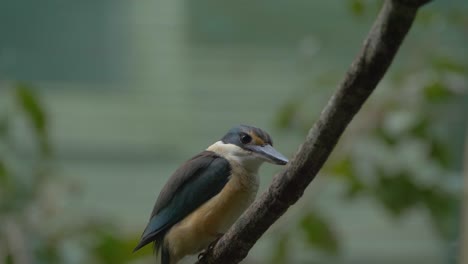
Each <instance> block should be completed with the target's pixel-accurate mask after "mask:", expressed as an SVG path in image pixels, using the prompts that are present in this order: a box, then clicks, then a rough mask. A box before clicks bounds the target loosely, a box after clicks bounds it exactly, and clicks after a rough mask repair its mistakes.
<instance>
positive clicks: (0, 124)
mask: <svg viewBox="0 0 468 264" xmlns="http://www.w3.org/2000/svg"><path fill="white" fill-rule="evenodd" d="M7 132H8V116H2V117H1V118H0V140H2V139H5V137H6V136H7Z"/></svg>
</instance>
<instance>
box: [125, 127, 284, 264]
mask: <svg viewBox="0 0 468 264" xmlns="http://www.w3.org/2000/svg"><path fill="white" fill-rule="evenodd" d="M272 145H273V143H272V141H271V138H270V136H269V135H268V134H267V133H266V132H265V131H263V130H261V129H259V128H256V127H251V126H246V125H240V126H237V127H234V128H232V129H231V130H229V131H228V133H227V134H226V135H225V136H224V137H223V138H222V139H221V140H220V141H217V142H215V143H214V144H213V145H211V146H209V147H208V148H207V149H206V150H205V151H203V152H201V153H200V154H198V155H196V156H195V157H193V158H191V159H190V160H188V161H187V162H185V163H184V164H183V165H182V166H181V167H179V168H178V169H177V170H176V171H175V172H174V174H173V175H172V176H171V177H170V178H169V180H168V181H167V183H166V184H165V186H164V187H163V189H162V190H161V192H160V194H159V197H158V199H157V201H156V204H155V205H154V208H153V212H152V213H151V217H150V220H149V223H148V225H147V226H146V228H145V230H144V232H143V235H142V237H141V241H140V243H139V244H138V245H137V246H136V247H135V249H134V252H135V251H137V250H138V249H140V248H141V247H143V246H145V245H147V244H149V243H151V242H154V248H155V251H156V253H158V252H159V251H161V263H162V264H175V263H177V262H178V261H179V260H180V259H182V258H183V257H184V256H186V255H191V254H196V253H197V252H200V251H201V250H203V249H205V248H207V247H208V246H209V245H210V244H211V243H213V242H214V241H216V240H217V239H218V238H220V237H221V235H223V233H225V232H226V231H227V230H228V229H229V227H230V226H231V225H232V224H233V223H234V222H235V221H236V220H237V218H238V217H239V216H240V215H241V214H242V213H243V212H244V210H245V209H246V208H247V207H248V206H249V205H250V204H251V203H252V202H253V200H254V199H255V196H256V194H257V190H258V184H259V179H258V176H257V172H258V169H259V167H260V165H261V164H262V163H263V162H264V161H266V162H269V163H273V164H278V165H284V164H286V163H287V162H288V159H287V158H286V157H285V156H283V155H282V154H281V153H279V152H278V151H276V150H275V149H274V148H273V147H272Z"/></svg>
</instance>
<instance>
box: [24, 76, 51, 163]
mask: <svg viewBox="0 0 468 264" xmlns="http://www.w3.org/2000/svg"><path fill="white" fill-rule="evenodd" d="M16 100H17V102H18V104H19V105H20V106H21V108H22V109H23V111H24V112H25V113H26V115H27V116H28V118H29V121H30V122H31V123H32V125H33V127H34V130H35V132H36V135H37V137H38V139H39V145H40V147H41V150H42V152H43V153H44V154H49V153H50V147H49V143H48V139H47V133H46V132H47V131H46V124H47V123H46V121H47V120H46V115H45V113H44V111H43V108H42V106H41V105H40V103H39V101H38V99H37V96H36V95H35V94H34V93H33V92H32V89H31V87H30V86H28V85H26V84H18V85H17V86H16Z"/></svg>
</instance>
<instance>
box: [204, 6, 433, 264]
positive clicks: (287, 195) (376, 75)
mask: <svg viewBox="0 0 468 264" xmlns="http://www.w3.org/2000/svg"><path fill="white" fill-rule="evenodd" d="M428 2H430V0H386V1H385V3H384V5H383V7H382V10H381V11H380V14H379V16H378V18H377V20H376V21H375V23H374V25H373V27H372V29H371V31H370V33H369V35H368V36H367V39H366V41H365V42H364V47H363V49H362V50H361V52H360V53H359V55H358V56H357V57H356V59H355V60H354V62H353V63H352V64H351V66H350V68H349V70H348V72H347V73H346V76H345V78H344V80H343V81H342V83H341V84H340V85H339V87H338V90H337V91H336V92H335V94H334V95H333V96H332V97H331V99H330V101H329V102H328V104H327V106H326V107H325V109H324V110H323V112H322V114H321V116H320V118H319V120H318V121H317V122H316V123H315V125H314V126H313V127H312V129H311V130H310V131H309V133H308V135H307V138H306V141H305V142H304V143H303V144H302V145H301V146H300V147H299V150H298V152H297V153H296V155H295V157H294V158H293V159H292V161H291V162H290V163H289V165H288V166H287V167H286V168H285V170H283V171H282V172H281V173H279V174H278V175H276V176H275V178H274V179H273V182H272V184H271V185H270V187H269V188H268V190H267V191H266V192H264V193H263V194H262V195H261V196H260V197H259V199H257V200H256V201H255V202H254V203H253V204H252V205H251V206H250V207H249V208H248V209H247V211H246V212H245V213H244V214H243V215H242V216H241V218H240V219H239V220H238V221H237V222H236V223H235V224H234V226H233V227H232V228H231V229H230V230H229V231H228V232H227V233H226V234H225V235H224V236H223V237H222V238H221V239H220V240H219V241H218V243H216V245H215V246H214V247H213V248H212V249H211V250H208V252H207V253H206V254H205V255H204V257H203V258H202V259H201V260H200V261H199V262H198V263H199V264H205V263H238V262H240V261H241V260H242V259H244V258H245V257H246V256H247V254H248V252H249V250H250V249H251V248H252V246H253V245H254V244H255V243H256V241H257V240H258V239H259V238H260V236H262V234H263V233H264V232H265V231H266V230H267V229H268V228H269V227H270V226H271V225H272V224H273V223H274V222H275V221H276V220H277V219H278V218H279V217H280V216H281V215H283V214H284V213H285V212H286V210H287V209H288V208H289V207H290V206H291V205H293V204H294V203H295V202H296V201H297V200H298V199H299V198H300V197H301V196H302V194H303V193H304V190H305V188H306V187H307V186H308V185H309V184H310V182H311V181H312V180H313V179H314V178H315V176H316V175H317V173H318V171H319V170H320V168H321V167H322V165H323V164H324V163H325V161H326V160H327V158H328V156H329V155H330V153H331V151H332V150H333V148H334V147H335V145H336V143H337V142H338V140H339V138H340V136H341V134H342V133H343V132H344V130H345V128H346V127H347V126H348V124H349V122H350V121H351V120H352V119H353V117H354V115H355V114H356V113H357V112H358V111H359V109H360V108H361V106H362V105H363V104H364V102H365V101H366V99H367V98H368V97H369V95H370V94H371V93H372V92H373V91H374V89H375V87H376V86H377V84H378V82H379V81H380V80H381V79H382V77H383V76H384V74H385V72H386V71H387V69H388V67H389V66H390V64H391V63H392V60H393V58H394V57H395V54H396V53H397V51H398V49H399V47H400V44H401V43H402V41H403V39H404V38H405V36H406V33H407V32H408V31H409V29H410V28H411V25H412V23H413V21H414V18H415V16H416V13H417V10H418V9H419V7H421V6H423V5H424V4H426V3H428Z"/></svg>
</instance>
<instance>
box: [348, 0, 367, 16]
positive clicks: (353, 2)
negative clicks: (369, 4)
mask: <svg viewBox="0 0 468 264" xmlns="http://www.w3.org/2000/svg"><path fill="white" fill-rule="evenodd" d="M348 3H349V7H350V9H351V12H352V13H353V15H355V16H362V15H364V12H365V9H366V6H365V5H364V2H363V0H350V1H349V2H348Z"/></svg>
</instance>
